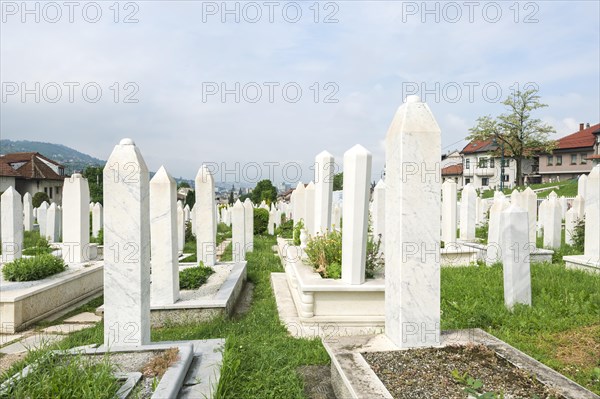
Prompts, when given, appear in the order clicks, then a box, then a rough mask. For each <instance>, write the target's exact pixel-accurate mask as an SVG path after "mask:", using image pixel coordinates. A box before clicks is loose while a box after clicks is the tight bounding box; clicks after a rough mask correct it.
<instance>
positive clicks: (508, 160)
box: [502, 158, 510, 168]
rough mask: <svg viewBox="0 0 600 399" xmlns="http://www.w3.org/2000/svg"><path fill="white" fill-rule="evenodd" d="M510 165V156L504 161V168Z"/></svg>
mask: <svg viewBox="0 0 600 399" xmlns="http://www.w3.org/2000/svg"><path fill="white" fill-rule="evenodd" d="M509 165H510V159H508V158H507V159H505V160H504V161H503V162H502V167H503V168H508V166H509Z"/></svg>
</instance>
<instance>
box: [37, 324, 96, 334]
mask: <svg viewBox="0 0 600 399" xmlns="http://www.w3.org/2000/svg"><path fill="white" fill-rule="evenodd" d="M93 326H94V324H57V325H55V326H50V327H46V328H43V329H42V332H44V333H48V334H63V335H66V334H71V333H72V332H75V331H81V330H84V329H86V328H90V327H93Z"/></svg>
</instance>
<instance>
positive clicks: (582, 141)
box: [556, 123, 600, 150]
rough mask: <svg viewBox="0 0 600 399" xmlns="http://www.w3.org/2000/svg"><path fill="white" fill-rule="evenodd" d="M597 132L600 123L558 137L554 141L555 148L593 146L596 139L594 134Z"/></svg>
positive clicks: (598, 131) (599, 130)
mask: <svg viewBox="0 0 600 399" xmlns="http://www.w3.org/2000/svg"><path fill="white" fill-rule="evenodd" d="M598 133H600V123H598V124H595V125H593V126H590V127H588V128H585V129H582V130H579V131H577V132H575V133H572V134H569V135H568V136H565V137H562V138H560V139H558V140H557V141H556V149H557V150H567V149H571V148H584V147H593V146H594V143H595V141H596V137H595V136H594V134H598Z"/></svg>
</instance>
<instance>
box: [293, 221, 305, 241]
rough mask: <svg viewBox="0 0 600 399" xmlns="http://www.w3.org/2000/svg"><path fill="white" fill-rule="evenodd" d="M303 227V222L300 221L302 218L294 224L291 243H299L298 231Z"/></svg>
mask: <svg viewBox="0 0 600 399" xmlns="http://www.w3.org/2000/svg"><path fill="white" fill-rule="evenodd" d="M303 228H304V222H303V221H302V219H300V220H298V222H296V224H295V225H294V235H293V240H294V242H293V243H292V244H294V245H296V246H298V245H300V233H301V232H302V229H303Z"/></svg>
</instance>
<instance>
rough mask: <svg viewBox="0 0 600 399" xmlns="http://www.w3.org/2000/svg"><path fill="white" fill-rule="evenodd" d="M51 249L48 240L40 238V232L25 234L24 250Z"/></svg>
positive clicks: (26, 232)
mask: <svg viewBox="0 0 600 399" xmlns="http://www.w3.org/2000/svg"><path fill="white" fill-rule="evenodd" d="M35 247H37V248H50V243H48V239H46V238H45V237H42V236H40V232H39V231H33V230H32V231H25V232H23V248H35Z"/></svg>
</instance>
